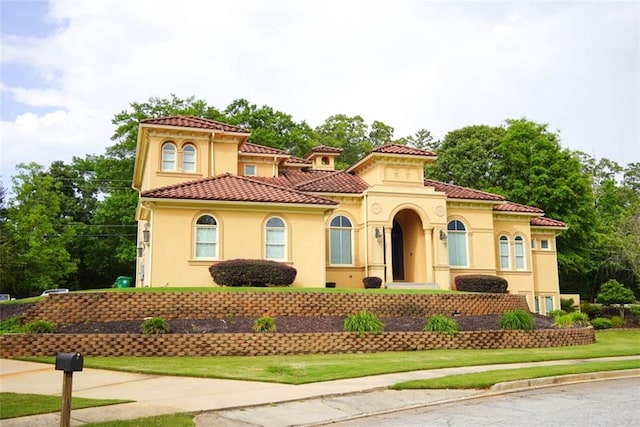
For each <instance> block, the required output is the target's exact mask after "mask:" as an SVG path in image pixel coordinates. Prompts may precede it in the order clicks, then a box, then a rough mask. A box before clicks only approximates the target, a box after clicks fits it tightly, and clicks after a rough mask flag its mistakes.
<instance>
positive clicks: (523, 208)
mask: <svg viewBox="0 0 640 427" xmlns="http://www.w3.org/2000/svg"><path fill="white" fill-rule="evenodd" d="M493 210H494V211H499V212H521V213H531V214H542V213H544V211H543V210H542V209H540V208H536V207H533V206H527V205H521V204H519V203H513V202H507V203H503V204H501V205H498V206H494V207H493Z"/></svg>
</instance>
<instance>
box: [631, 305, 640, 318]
mask: <svg viewBox="0 0 640 427" xmlns="http://www.w3.org/2000/svg"><path fill="white" fill-rule="evenodd" d="M629 313H631V315H632V316H640V305H632V306H630V307H629Z"/></svg>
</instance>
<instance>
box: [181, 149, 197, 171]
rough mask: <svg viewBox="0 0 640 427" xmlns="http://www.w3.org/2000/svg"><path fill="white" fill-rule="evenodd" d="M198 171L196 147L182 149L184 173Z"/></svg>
mask: <svg viewBox="0 0 640 427" xmlns="http://www.w3.org/2000/svg"><path fill="white" fill-rule="evenodd" d="M195 171H196V147H194V146H193V145H191V144H187V145H185V146H184V147H182V172H195Z"/></svg>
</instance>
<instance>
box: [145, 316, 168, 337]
mask: <svg viewBox="0 0 640 427" xmlns="http://www.w3.org/2000/svg"><path fill="white" fill-rule="evenodd" d="M142 333H143V334H145V335H151V334H168V333H169V324H168V323H167V321H166V320H165V319H164V318H163V317H149V318H147V319H144V322H142Z"/></svg>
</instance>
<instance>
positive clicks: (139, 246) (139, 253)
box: [136, 243, 144, 258]
mask: <svg viewBox="0 0 640 427" xmlns="http://www.w3.org/2000/svg"><path fill="white" fill-rule="evenodd" d="M136 249H137V252H138V258H142V254H143V253H144V246H143V245H142V243H140V244H139V245H138V247H137V248H136Z"/></svg>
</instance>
